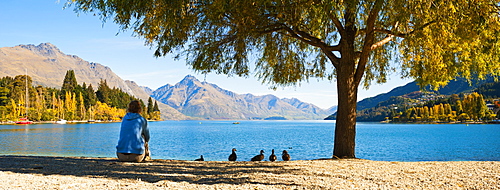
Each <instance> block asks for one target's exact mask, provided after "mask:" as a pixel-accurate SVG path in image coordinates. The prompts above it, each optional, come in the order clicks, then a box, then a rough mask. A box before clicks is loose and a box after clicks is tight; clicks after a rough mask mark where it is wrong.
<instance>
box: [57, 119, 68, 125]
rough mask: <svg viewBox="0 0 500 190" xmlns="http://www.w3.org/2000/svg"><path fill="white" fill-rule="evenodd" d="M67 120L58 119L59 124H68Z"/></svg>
mask: <svg viewBox="0 0 500 190" xmlns="http://www.w3.org/2000/svg"><path fill="white" fill-rule="evenodd" d="M66 122H68V121H67V120H65V119H59V120H57V121H56V123H57V124H66Z"/></svg>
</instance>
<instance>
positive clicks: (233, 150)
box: [227, 148, 238, 161]
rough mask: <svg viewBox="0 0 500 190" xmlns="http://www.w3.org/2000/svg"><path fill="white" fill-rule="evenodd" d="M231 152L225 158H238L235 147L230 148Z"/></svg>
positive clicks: (232, 159)
mask: <svg viewBox="0 0 500 190" xmlns="http://www.w3.org/2000/svg"><path fill="white" fill-rule="evenodd" d="M231 151H232V153H231V155H229V158H227V159H228V160H229V161H236V158H238V156H236V148H233V149H232V150H231Z"/></svg>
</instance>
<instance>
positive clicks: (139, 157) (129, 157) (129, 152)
mask: <svg viewBox="0 0 500 190" xmlns="http://www.w3.org/2000/svg"><path fill="white" fill-rule="evenodd" d="M141 111H142V108H141V104H140V102H139V101H137V100H134V101H131V102H130V103H129V104H128V109H127V114H126V115H125V116H124V117H123V120H122V123H121V128H120V139H119V140H118V145H116V155H117V156H118V160H120V161H122V162H142V161H144V160H145V159H146V158H148V157H149V148H148V142H149V137H150V136H149V129H148V123H147V120H146V119H144V117H142V116H141V114H140V113H141Z"/></svg>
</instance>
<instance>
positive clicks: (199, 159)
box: [194, 155, 205, 161]
mask: <svg viewBox="0 0 500 190" xmlns="http://www.w3.org/2000/svg"><path fill="white" fill-rule="evenodd" d="M194 161H205V159H204V158H203V155H201V156H200V158H197V159H195V160H194Z"/></svg>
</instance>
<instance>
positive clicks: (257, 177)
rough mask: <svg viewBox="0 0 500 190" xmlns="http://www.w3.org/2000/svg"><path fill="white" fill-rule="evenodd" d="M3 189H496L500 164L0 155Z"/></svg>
mask: <svg viewBox="0 0 500 190" xmlns="http://www.w3.org/2000/svg"><path fill="white" fill-rule="evenodd" d="M0 184H1V185H2V187H8V189H389V188H397V189H436V188H437V189H500V161H444V162H442V161H429V162H388V161H371V160H363V159H339V160H333V159H327V160H325V159H322V160H297V161H286V162H283V161H280V162H248V161H237V162H228V161H205V162H196V161H183V160H159V159H157V160H152V161H148V162H144V163H127V162H119V161H118V160H117V159H116V158H88V157H50V156H0Z"/></svg>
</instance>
